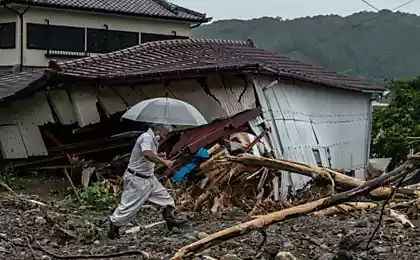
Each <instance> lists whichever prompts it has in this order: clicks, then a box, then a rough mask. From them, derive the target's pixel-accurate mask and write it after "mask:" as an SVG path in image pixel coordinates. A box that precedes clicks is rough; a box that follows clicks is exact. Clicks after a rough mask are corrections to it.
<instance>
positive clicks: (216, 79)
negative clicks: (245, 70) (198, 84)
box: [206, 74, 256, 116]
mask: <svg viewBox="0 0 420 260" xmlns="http://www.w3.org/2000/svg"><path fill="white" fill-rule="evenodd" d="M206 80H207V85H208V86H209V88H210V92H211V93H212V94H213V95H214V96H215V97H216V98H217V100H218V101H219V102H220V105H221V106H222V107H223V109H225V110H226V112H227V113H228V115H229V116H232V115H235V114H237V113H239V112H241V111H244V110H246V109H252V108H255V100H256V99H255V94H254V90H253V87H252V83H250V82H249V81H248V80H247V79H246V78H243V77H238V76H235V75H223V76H220V75H219V74H213V75H210V76H208V77H207V78H206Z"/></svg>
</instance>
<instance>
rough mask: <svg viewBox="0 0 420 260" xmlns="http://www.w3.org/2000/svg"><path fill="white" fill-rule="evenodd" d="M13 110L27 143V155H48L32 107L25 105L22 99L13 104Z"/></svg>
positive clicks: (25, 143)
mask: <svg viewBox="0 0 420 260" xmlns="http://www.w3.org/2000/svg"><path fill="white" fill-rule="evenodd" d="M12 110H13V114H14V116H15V119H16V122H17V126H18V128H19V131H20V134H21V136H22V140H23V143H24V145H25V148H26V153H27V155H28V156H41V155H48V152H47V148H46V147H45V144H44V140H43V139H42V135H41V132H40V131H39V127H38V125H37V124H36V121H35V117H34V114H33V112H32V109H31V107H30V106H25V105H24V102H22V103H21V102H20V101H17V102H14V103H13V104H12Z"/></svg>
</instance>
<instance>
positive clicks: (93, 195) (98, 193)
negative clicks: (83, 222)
mask: <svg viewBox="0 0 420 260" xmlns="http://www.w3.org/2000/svg"><path fill="white" fill-rule="evenodd" d="M77 192H78V194H79V197H80V200H81V203H82V204H83V205H84V206H92V207H93V208H95V209H97V210H106V209H110V208H112V207H113V206H114V205H115V204H116V199H117V198H116V196H115V195H114V194H113V193H112V191H111V190H110V187H109V186H108V185H106V183H104V182H95V183H91V184H90V185H89V186H88V187H86V188H84V187H83V188H77ZM66 200H67V201H68V202H71V203H77V202H79V198H78V197H77V196H76V194H75V193H74V190H73V189H72V188H71V187H70V188H69V189H68V195H67V197H66Z"/></svg>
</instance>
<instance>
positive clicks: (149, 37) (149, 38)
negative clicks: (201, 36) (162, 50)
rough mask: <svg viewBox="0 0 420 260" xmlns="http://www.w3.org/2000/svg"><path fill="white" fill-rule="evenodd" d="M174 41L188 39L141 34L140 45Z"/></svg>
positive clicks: (175, 36) (184, 37)
mask: <svg viewBox="0 0 420 260" xmlns="http://www.w3.org/2000/svg"><path fill="white" fill-rule="evenodd" d="M176 39H188V37H186V36H177V35H166V34H155V33H141V43H145V42H153V41H164V40H176Z"/></svg>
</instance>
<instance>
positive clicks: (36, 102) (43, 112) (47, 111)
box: [21, 91, 55, 126]
mask: <svg viewBox="0 0 420 260" xmlns="http://www.w3.org/2000/svg"><path fill="white" fill-rule="evenodd" d="M21 102H23V103H24V106H27V107H30V108H31V110H32V113H33V115H34V118H35V121H36V124H37V125H39V126H42V125H45V124H47V123H54V122H55V121H54V117H53V114H52V111H51V108H50V105H49V103H48V99H47V94H46V93H45V91H39V92H36V93H35V94H34V96H32V97H31V98H28V99H26V100H22V101H21Z"/></svg>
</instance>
